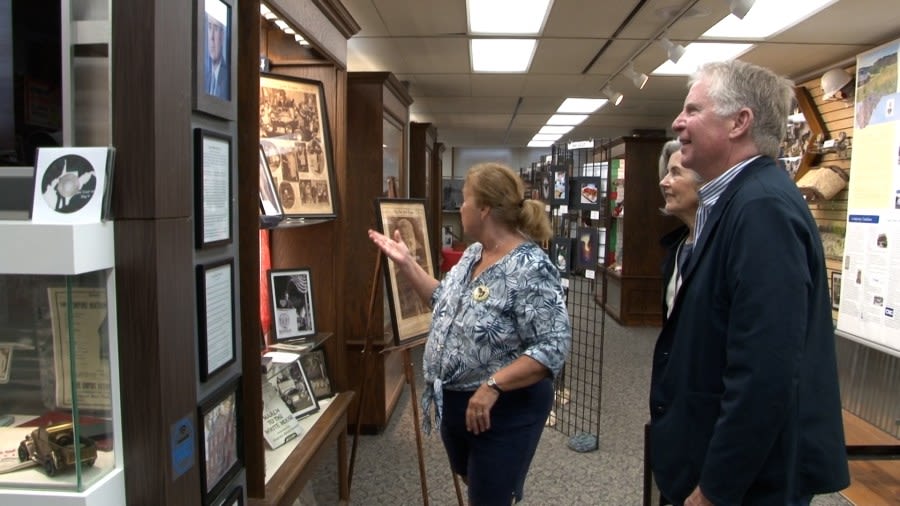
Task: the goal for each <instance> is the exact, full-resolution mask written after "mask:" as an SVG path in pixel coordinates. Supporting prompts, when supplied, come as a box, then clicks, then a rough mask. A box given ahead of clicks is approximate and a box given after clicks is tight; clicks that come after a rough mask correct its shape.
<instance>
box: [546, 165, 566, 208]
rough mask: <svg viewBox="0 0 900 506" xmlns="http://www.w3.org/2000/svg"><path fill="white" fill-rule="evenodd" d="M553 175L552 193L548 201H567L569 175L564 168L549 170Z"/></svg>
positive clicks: (560, 202) (559, 203)
mask: <svg viewBox="0 0 900 506" xmlns="http://www.w3.org/2000/svg"><path fill="white" fill-rule="evenodd" d="M551 174H552V176H553V194H552V196H551V198H550V203H551V204H553V205H561V204H567V205H568V203H569V175H568V173H567V172H566V170H565V169H557V170H554V171H552V172H551Z"/></svg>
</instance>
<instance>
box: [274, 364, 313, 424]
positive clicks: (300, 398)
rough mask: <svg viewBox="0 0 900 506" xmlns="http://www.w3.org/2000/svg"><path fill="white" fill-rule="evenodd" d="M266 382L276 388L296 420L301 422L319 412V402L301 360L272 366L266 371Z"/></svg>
mask: <svg viewBox="0 0 900 506" xmlns="http://www.w3.org/2000/svg"><path fill="white" fill-rule="evenodd" d="M266 381H267V382H269V384H271V385H272V386H274V387H275V390H276V391H278V395H279V396H280V397H281V400H283V401H284V404H285V406H287V408H288V410H289V411H290V412H291V414H292V415H293V416H294V418H296V419H298V420H299V419H301V418H304V417H307V416H309V415H311V414H313V413H315V412H317V411H319V400H318V399H316V395H315V393H314V392H313V389H312V385H310V384H309V379H308V378H307V376H306V370H305V369H303V364H302V362H301V361H300V359H299V358H298V359H297V360H294V361H293V362H290V363H286V364H272V365H271V367H270V368H269V369H268V370H267V371H266Z"/></svg>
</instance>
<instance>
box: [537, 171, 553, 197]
mask: <svg viewBox="0 0 900 506" xmlns="http://www.w3.org/2000/svg"><path fill="white" fill-rule="evenodd" d="M535 183H536V184H537V185H538V195H539V198H540V199H541V200H543V201H544V203H546V204H549V203H550V199H551V198H552V197H553V175H552V174H551V173H549V172H546V171H543V172H539V173H538V174H537V175H535Z"/></svg>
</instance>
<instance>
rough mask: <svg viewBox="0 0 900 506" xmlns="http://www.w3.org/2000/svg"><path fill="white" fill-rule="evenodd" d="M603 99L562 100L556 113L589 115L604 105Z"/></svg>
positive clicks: (604, 100)
mask: <svg viewBox="0 0 900 506" xmlns="http://www.w3.org/2000/svg"><path fill="white" fill-rule="evenodd" d="M606 102H607V100H606V99H605V98H567V99H565V100H563V103H562V104H560V106H559V108H558V109H557V110H556V112H558V113H561V114H569V113H587V114H590V113H592V112H594V111H596V110H597V109H599V108H601V107H603V106H604V105H606Z"/></svg>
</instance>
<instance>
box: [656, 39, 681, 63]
mask: <svg viewBox="0 0 900 506" xmlns="http://www.w3.org/2000/svg"><path fill="white" fill-rule="evenodd" d="M659 42H660V43H661V44H662V46H663V47H664V48H665V50H666V55H667V56H668V57H669V61H671V62H672V63H678V60H680V59H681V57H682V56H684V51H685V49H684V46H682V45H681V44H675V43H674V42H672V41H671V40H669V38H668V37H661V38H660V39H659Z"/></svg>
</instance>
